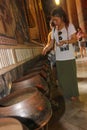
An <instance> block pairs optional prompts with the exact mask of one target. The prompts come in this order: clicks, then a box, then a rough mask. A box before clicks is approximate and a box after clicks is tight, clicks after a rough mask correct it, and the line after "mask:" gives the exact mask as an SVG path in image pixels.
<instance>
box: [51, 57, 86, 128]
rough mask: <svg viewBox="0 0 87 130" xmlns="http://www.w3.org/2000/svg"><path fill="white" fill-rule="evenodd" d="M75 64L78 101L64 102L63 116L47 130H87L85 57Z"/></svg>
mask: <svg viewBox="0 0 87 130" xmlns="http://www.w3.org/2000/svg"><path fill="white" fill-rule="evenodd" d="M76 63H77V77H78V87H79V93H80V96H79V99H80V101H70V100H67V101H65V104H66V110H65V114H64V115H63V116H62V117H61V119H60V120H59V121H56V122H55V123H54V124H53V125H52V126H51V127H50V126H49V130H87V57H85V58H82V59H81V58H78V59H77V60H76Z"/></svg>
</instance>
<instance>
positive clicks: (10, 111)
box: [0, 87, 52, 130]
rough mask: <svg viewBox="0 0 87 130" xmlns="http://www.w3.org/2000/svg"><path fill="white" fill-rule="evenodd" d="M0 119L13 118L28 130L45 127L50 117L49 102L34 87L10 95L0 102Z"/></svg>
mask: <svg viewBox="0 0 87 130" xmlns="http://www.w3.org/2000/svg"><path fill="white" fill-rule="evenodd" d="M0 106H1V107H0V117H5V116H10V117H15V118H17V119H18V120H19V121H21V122H22V123H24V124H25V125H26V126H27V127H28V128H30V129H32V130H33V129H38V128H41V127H43V126H44V125H46V123H48V121H49V120H50V118H51V116H52V109H51V105H50V102H49V100H48V99H47V98H46V97H45V96H44V95H43V94H42V93H41V92H40V91H38V89H37V88H36V87H28V88H24V89H21V90H18V91H15V92H13V93H11V94H10V95H8V96H6V97H4V98H3V99H1V100H0Z"/></svg>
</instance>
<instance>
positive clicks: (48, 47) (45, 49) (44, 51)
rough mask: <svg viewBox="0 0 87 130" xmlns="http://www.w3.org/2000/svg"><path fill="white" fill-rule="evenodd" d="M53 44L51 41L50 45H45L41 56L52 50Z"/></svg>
mask: <svg viewBox="0 0 87 130" xmlns="http://www.w3.org/2000/svg"><path fill="white" fill-rule="evenodd" d="M53 44H54V40H53V39H51V41H50V43H49V44H47V45H46V46H45V47H44V48H43V51H42V54H43V55H46V53H47V52H48V51H50V50H51V49H52V48H53Z"/></svg>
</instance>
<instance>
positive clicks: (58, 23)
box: [52, 16, 63, 27]
mask: <svg viewBox="0 0 87 130" xmlns="http://www.w3.org/2000/svg"><path fill="white" fill-rule="evenodd" d="M52 20H53V22H54V24H55V25H56V26H57V27H60V26H61V23H62V22H63V20H62V19H61V18H60V17H58V16H53V17H52Z"/></svg>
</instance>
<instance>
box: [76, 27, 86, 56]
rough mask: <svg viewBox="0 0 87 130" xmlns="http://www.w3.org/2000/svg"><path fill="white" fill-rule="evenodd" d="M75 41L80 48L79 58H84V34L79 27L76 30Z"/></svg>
mask: <svg viewBox="0 0 87 130" xmlns="http://www.w3.org/2000/svg"><path fill="white" fill-rule="evenodd" d="M77 39H78V42H79V47H80V54H81V58H83V57H85V56H86V34H85V33H84V32H83V31H82V29H81V28H80V27H79V28H78V29H77Z"/></svg>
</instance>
